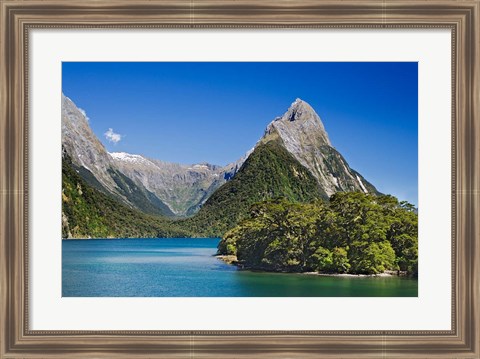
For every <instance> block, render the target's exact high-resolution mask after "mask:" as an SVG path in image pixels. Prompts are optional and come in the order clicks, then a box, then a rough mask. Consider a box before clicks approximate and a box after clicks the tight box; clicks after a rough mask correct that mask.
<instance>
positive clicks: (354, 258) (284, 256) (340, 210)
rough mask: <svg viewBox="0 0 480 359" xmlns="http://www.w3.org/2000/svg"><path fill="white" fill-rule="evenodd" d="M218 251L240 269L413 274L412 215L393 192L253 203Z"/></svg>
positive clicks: (415, 218)
mask: <svg viewBox="0 0 480 359" xmlns="http://www.w3.org/2000/svg"><path fill="white" fill-rule="evenodd" d="M249 216H250V217H249V218H248V219H246V220H244V221H242V222H241V223H240V224H238V225H237V226H235V227H234V228H233V229H231V230H230V231H228V232H227V233H226V234H225V235H224V236H223V239H222V241H221V242H220V244H219V253H220V254H223V255H234V256H237V260H238V262H237V264H238V265H240V266H241V267H243V268H248V269H256V270H266V271H278V272H320V273H350V274H378V273H382V272H384V271H387V270H390V271H405V272H407V273H408V274H409V275H411V276H416V275H417V273H418V264H417V258H418V239H417V238H418V233H417V231H418V229H417V228H418V227H417V224H418V216H417V213H416V211H415V208H414V207H413V206H412V205H410V204H409V203H407V202H399V201H398V200H397V199H396V198H395V197H393V196H385V195H380V196H375V195H369V194H363V193H359V192H349V193H348V192H342V193H341V192H339V193H336V194H334V195H333V196H331V198H330V200H329V201H328V202H324V201H315V202H313V203H309V204H301V203H292V202H290V201H287V200H285V199H275V200H270V201H264V202H261V203H258V204H255V205H253V206H252V207H251V209H250V213H249Z"/></svg>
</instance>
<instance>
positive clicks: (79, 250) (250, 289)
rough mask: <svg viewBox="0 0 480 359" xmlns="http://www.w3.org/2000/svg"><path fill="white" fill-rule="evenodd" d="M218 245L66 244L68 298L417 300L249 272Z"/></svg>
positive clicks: (403, 281) (408, 284)
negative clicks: (222, 255) (227, 259)
mask: <svg viewBox="0 0 480 359" xmlns="http://www.w3.org/2000/svg"><path fill="white" fill-rule="evenodd" d="M218 241H219V239H212V238H194V239H191V238H175V239H95V240H63V241H62V296H64V297H351V296H352V297H372V296H375V297H386V296H390V297H416V296H417V293H418V290H417V280H414V279H409V278H401V277H323V276H315V275H305V274H283V273H264V272H251V271H243V270H239V269H237V267H235V266H233V265H228V264H225V263H224V262H222V261H220V260H219V259H217V258H216V257H214V254H215V253H216V249H217V244H218Z"/></svg>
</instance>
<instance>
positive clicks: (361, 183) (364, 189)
mask: <svg viewBox="0 0 480 359" xmlns="http://www.w3.org/2000/svg"><path fill="white" fill-rule="evenodd" d="M356 176H357V180H358V183H360V187H362V190H363V192H365V193H368V191H367V189H366V188H365V186H364V185H363V182H362V180H361V179H360V177H358V175H356Z"/></svg>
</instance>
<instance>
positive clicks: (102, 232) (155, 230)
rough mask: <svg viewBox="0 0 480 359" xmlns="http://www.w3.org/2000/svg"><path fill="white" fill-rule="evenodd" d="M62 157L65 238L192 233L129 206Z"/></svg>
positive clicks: (171, 235)
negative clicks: (89, 183) (87, 180)
mask: <svg viewBox="0 0 480 359" xmlns="http://www.w3.org/2000/svg"><path fill="white" fill-rule="evenodd" d="M77 171H78V170H76V169H75V168H74V167H73V165H72V163H71V159H70V158H69V157H68V155H66V154H64V157H63V160H62V238H92V237H93V238H110V237H115V238H142V237H189V236H191V234H190V233H189V232H187V231H185V230H182V229H179V228H177V227H176V225H175V224H174V223H173V222H172V221H170V220H167V219H164V218H162V217H158V216H152V215H148V214H145V213H142V212H139V211H136V210H134V209H131V208H128V207H126V206H125V205H123V204H120V203H119V202H118V201H116V200H114V199H113V198H111V197H110V196H108V195H106V194H104V193H102V192H100V191H99V190H97V189H95V188H93V187H91V186H89V185H88V184H87V183H86V182H85V181H84V180H83V179H82V178H81V177H80V175H79V174H78V172H77Z"/></svg>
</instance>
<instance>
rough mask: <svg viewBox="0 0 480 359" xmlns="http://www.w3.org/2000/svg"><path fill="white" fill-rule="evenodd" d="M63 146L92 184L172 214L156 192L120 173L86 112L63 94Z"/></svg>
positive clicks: (123, 199)
mask: <svg viewBox="0 0 480 359" xmlns="http://www.w3.org/2000/svg"><path fill="white" fill-rule="evenodd" d="M62 150H63V151H64V152H65V153H67V154H68V156H69V157H70V158H71V163H72V166H73V167H74V168H75V169H76V170H77V171H78V173H79V174H80V176H82V178H83V179H84V180H85V181H86V182H87V183H88V184H89V185H90V186H93V187H94V188H96V189H97V190H99V191H102V192H103V193H105V194H108V195H110V196H112V197H114V198H116V199H117V200H119V201H120V202H121V203H123V204H124V205H126V206H128V207H131V208H136V209H139V210H141V211H142V212H145V213H150V214H161V215H166V216H173V212H171V211H170V209H169V208H168V206H167V205H165V204H164V203H163V202H162V201H161V200H160V199H159V198H158V197H157V196H156V195H155V194H154V193H152V192H151V191H149V190H148V189H146V188H145V187H144V186H142V185H141V184H137V183H135V182H133V181H132V180H131V179H130V178H128V177H127V176H125V175H124V174H123V173H121V172H120V171H119V170H118V168H117V166H116V165H115V163H114V160H113V159H112V157H111V156H110V154H109V153H108V152H107V150H106V149H105V147H104V146H103V144H102V143H101V142H100V141H99V139H98V138H97V137H96V136H95V134H94V133H93V131H92V130H91V128H90V126H89V124H88V120H87V118H86V116H85V113H84V112H83V111H81V110H80V109H78V108H77V106H75V104H74V103H73V102H72V101H71V100H70V99H69V98H68V97H66V96H64V95H63V94H62Z"/></svg>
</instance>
